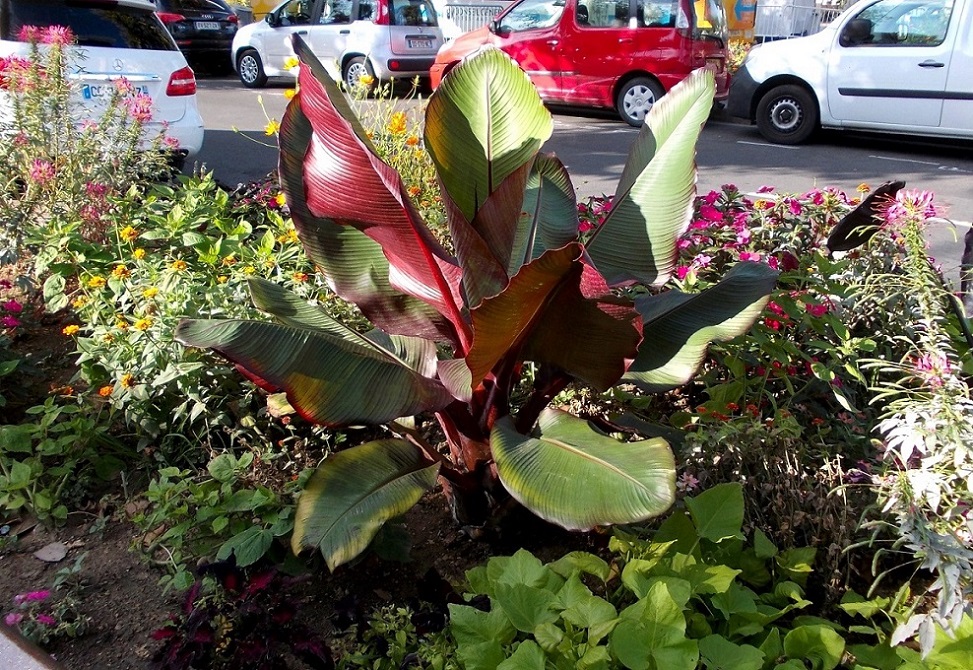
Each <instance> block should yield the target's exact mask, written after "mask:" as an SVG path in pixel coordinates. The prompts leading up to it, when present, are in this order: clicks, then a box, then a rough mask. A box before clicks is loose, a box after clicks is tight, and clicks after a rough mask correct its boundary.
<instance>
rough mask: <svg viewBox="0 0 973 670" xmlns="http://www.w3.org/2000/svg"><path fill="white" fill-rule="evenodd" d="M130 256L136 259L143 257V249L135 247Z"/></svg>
mask: <svg viewBox="0 0 973 670" xmlns="http://www.w3.org/2000/svg"><path fill="white" fill-rule="evenodd" d="M132 258H134V259H135V260H137V261H140V260H142V259H143V258H145V249H136V250H135V251H133V252H132Z"/></svg>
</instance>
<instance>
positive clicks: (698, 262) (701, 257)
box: [693, 254, 713, 268]
mask: <svg viewBox="0 0 973 670" xmlns="http://www.w3.org/2000/svg"><path fill="white" fill-rule="evenodd" d="M712 260H713V259H712V257H710V256H707V255H706V254H698V255H697V256H696V258H694V259H693V265H695V266H696V267H698V268H705V267H707V266H708V265H709V264H710V262H711V261H712Z"/></svg>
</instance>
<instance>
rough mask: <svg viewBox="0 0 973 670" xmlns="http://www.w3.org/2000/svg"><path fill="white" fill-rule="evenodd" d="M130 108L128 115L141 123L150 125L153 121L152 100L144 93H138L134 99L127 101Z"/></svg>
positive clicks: (126, 103)
mask: <svg viewBox="0 0 973 670" xmlns="http://www.w3.org/2000/svg"><path fill="white" fill-rule="evenodd" d="M125 105H126V107H128V115H129V116H131V117H132V119H133V120H135V121H138V122H139V123H148V122H149V121H151V120H152V98H150V97H149V96H147V95H145V94H144V93H136V94H135V95H134V96H133V97H131V98H129V99H128V100H126V101H125Z"/></svg>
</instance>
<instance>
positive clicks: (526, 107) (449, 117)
mask: <svg viewBox="0 0 973 670" xmlns="http://www.w3.org/2000/svg"><path fill="white" fill-rule="evenodd" d="M553 129H554V123H553V121H552V120H551V114H550V112H548V111H547V109H545V107H544V105H543V103H542V102H541V99H540V96H539V95H538V94H537V89H535V88H534V86H533V84H531V82H530V79H528V77H527V75H526V74H525V73H524V71H523V70H521V69H520V68H519V67H518V66H517V65H516V63H514V62H513V61H512V60H511V59H510V57H509V56H507V55H506V54H504V53H503V52H501V51H499V50H496V49H486V50H483V51H480V52H478V53H476V54H475V55H473V56H471V57H469V58H467V59H465V60H464V61H463V62H461V63H460V64H459V65H457V66H456V67H455V68H454V69H453V70H452V71H451V72H450V73H449V76H448V77H446V78H445V79H444V80H443V83H442V86H440V87H439V89H438V90H437V91H436V92H435V93H434V94H433V96H432V97H431V98H430V100H429V105H428V106H427V108H426V125H425V131H424V144H425V147H426V150H427V151H428V152H429V156H430V158H432V161H433V163H434V164H435V165H436V169H437V171H438V172H439V178H440V180H441V182H442V185H443V188H444V190H445V191H446V193H447V194H448V196H449V198H450V199H451V200H452V201H453V202H454V203H455V204H456V206H457V207H458V208H459V210H460V211H461V212H462V213H463V215H464V216H465V218H466V220H467V221H473V220H474V219H475V218H476V214H477V211H478V210H479V208H480V207H481V206H482V205H483V203H484V202H485V201H486V199H487V197H488V196H489V195H490V194H491V193H493V191H495V190H496V189H497V188H498V187H499V186H500V184H501V183H502V182H503V181H504V179H506V178H507V177H508V176H509V175H511V174H513V173H514V172H516V171H517V170H518V169H520V168H521V167H522V166H523V165H525V164H527V163H530V162H532V161H533V160H534V156H535V155H536V154H537V152H538V150H539V149H540V147H541V145H542V144H543V143H544V142H545V141H547V139H548V138H549V137H550V136H551V132H552V131H553ZM521 195H522V194H521ZM517 204H518V206H519V205H520V202H519V201H518V203H517ZM512 223H513V224H514V225H513V226H510V224H509V223H508V222H502V226H503V228H504V230H503V231H502V232H501V233H500V234H503V235H508V236H510V237H509V239H511V240H512V239H513V237H512V234H513V233H514V231H515V229H516V221H514V222H512ZM480 232H481V234H484V233H485V232H486V231H480ZM510 247H511V245H510V244H509V243H508V244H507V245H506V248H508V249H509V248H510Z"/></svg>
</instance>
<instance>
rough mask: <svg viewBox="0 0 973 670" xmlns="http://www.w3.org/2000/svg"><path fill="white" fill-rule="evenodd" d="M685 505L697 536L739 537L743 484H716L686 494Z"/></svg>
mask: <svg viewBox="0 0 973 670" xmlns="http://www.w3.org/2000/svg"><path fill="white" fill-rule="evenodd" d="M686 507H687V508H688V509H689V514H690V515H691V516H692V518H693V523H694V524H695V525H696V533H697V534H698V535H699V537H701V538H703V539H706V540H709V541H711V542H719V541H720V540H725V539H729V538H742V537H743V535H742V533H741V532H740V528H741V527H742V526H743V488H742V487H741V486H740V485H739V484H735V483H734V484H717V485H716V486H714V487H713V488H711V489H707V490H705V491H703V492H702V493H700V494H699V495H698V496H694V497H692V498H686Z"/></svg>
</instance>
